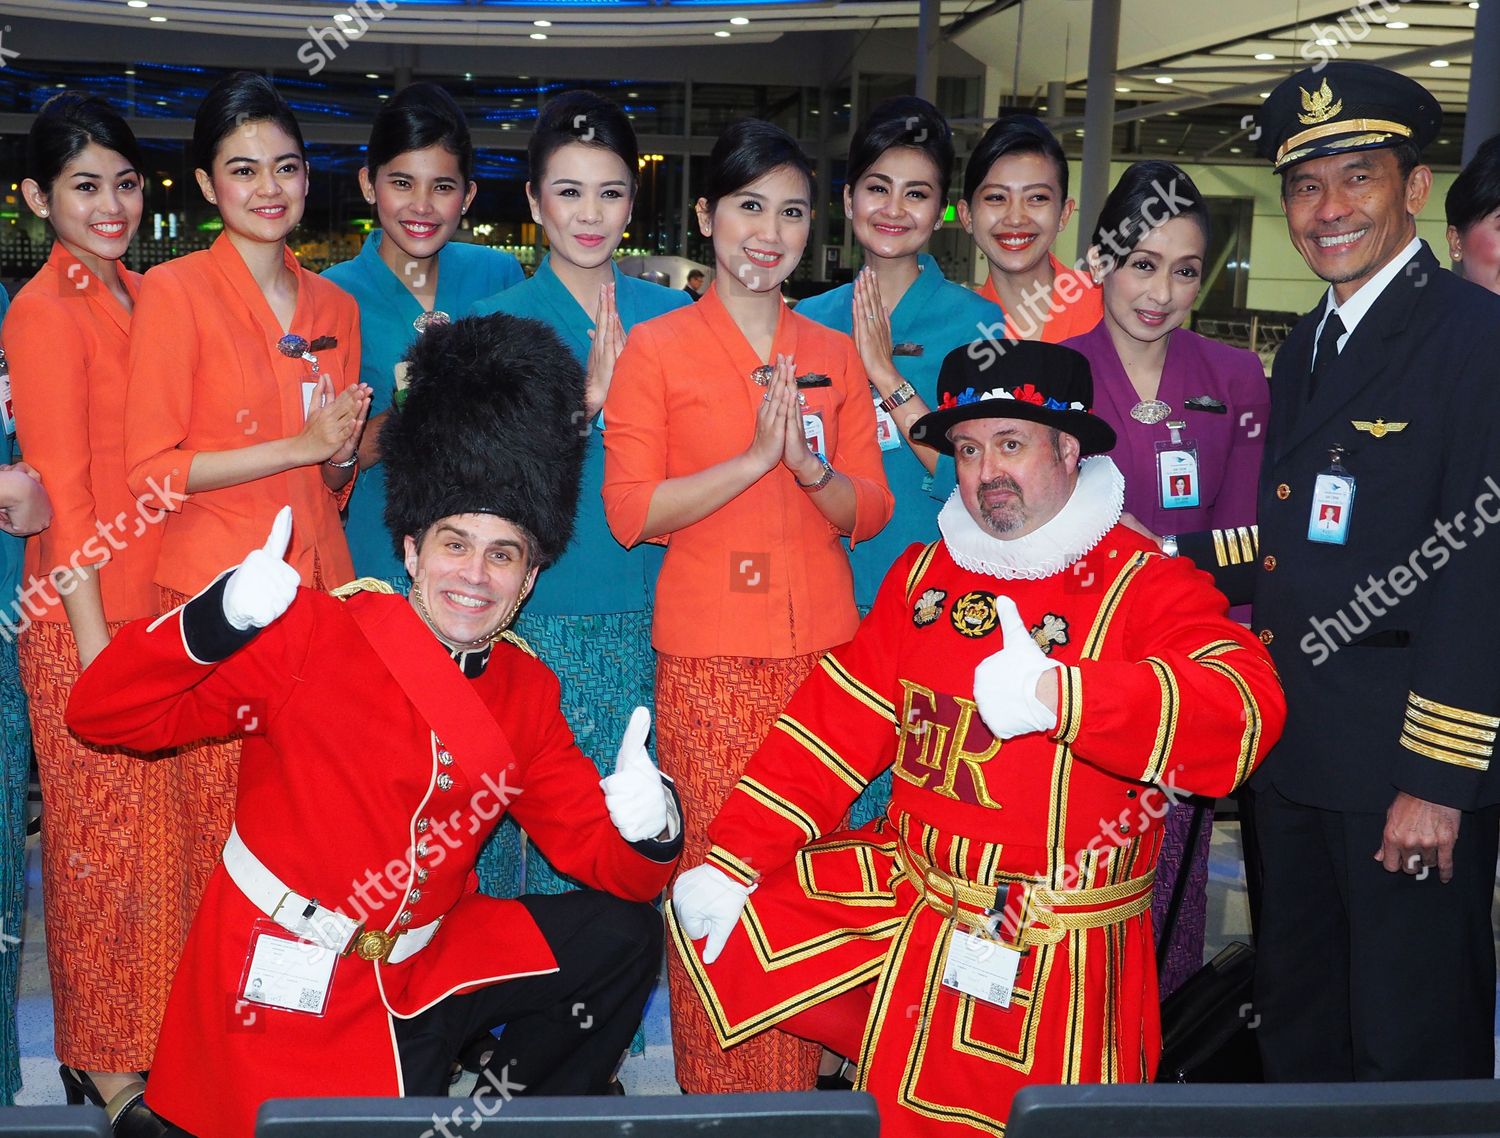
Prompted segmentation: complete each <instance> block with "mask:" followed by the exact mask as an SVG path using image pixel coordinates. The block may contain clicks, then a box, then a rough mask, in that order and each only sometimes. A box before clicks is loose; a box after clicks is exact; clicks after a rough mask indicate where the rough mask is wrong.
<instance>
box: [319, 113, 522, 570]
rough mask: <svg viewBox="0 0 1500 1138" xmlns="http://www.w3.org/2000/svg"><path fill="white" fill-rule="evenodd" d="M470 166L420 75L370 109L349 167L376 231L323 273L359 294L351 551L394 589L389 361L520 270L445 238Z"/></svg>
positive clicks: (456, 119) (471, 187)
mask: <svg viewBox="0 0 1500 1138" xmlns="http://www.w3.org/2000/svg"><path fill="white" fill-rule="evenodd" d="M473 165H474V147H473V144H472V143H471V142H470V141H469V127H468V124H467V123H466V122H465V121H464V116H463V112H462V111H461V110H459V108H458V104H456V103H455V102H454V101H453V99H452V98H451V97H450V96H449V95H448V93H447V92H446V91H444V90H443V89H442V88H441V87H436V86H433V85H432V84H430V83H417V84H413V85H412V86H410V87H407V88H406V89H405V90H403V91H402V92H401V93H400V94H399V95H397V96H396V97H395V98H394V99H392V100H391V101H390V102H389V103H387V104H386V105H385V106H384V107H382V108H381V109H380V113H379V114H377V115H376V116H375V122H374V125H373V126H372V127H371V129H370V144H369V146H368V148H367V149H366V152H365V166H364V168H363V169H361V170H360V172H359V186H360V189H361V190H362V191H363V192H364V196H365V200H366V201H367V202H369V203H370V205H372V206H373V207H374V208H375V214H376V217H377V218H378V220H379V222H380V228H379V229H378V230H376V231H375V232H374V233H371V234H370V236H369V238H367V239H366V241H365V244H364V248H362V249H361V250H360V251H359V256H357V257H355V258H354V259H353V260H350V261H345V262H343V263H342V264H339V265H334V266H332V267H331V268H329V269H328V271H327V272H325V273H324V274H323V275H324V276H325V277H326V278H327V279H328V280H331V281H333V282H334V283H335V284H337V285H338V286H339V287H340V288H342V289H343V290H344V291H345V292H348V293H349V294H351V295H352V296H353V297H354V299H355V300H356V301H358V302H359V331H360V336H361V339H362V340H363V354H362V356H361V362H360V373H359V378H360V380H361V382H364V383H367V384H369V385H370V387H371V389H372V390H373V391H374V395H373V396H372V397H371V399H370V421H369V423H368V424H367V425H366V428H365V433H364V437H363V439H362V440H361V442H360V446H359V469H360V474H359V480H358V482H357V483H356V485H355V487H354V494H353V497H352V498H350V500H349V516H348V522H347V526H346V530H345V533H346V536H347V537H348V539H349V552H350V554H351V555H352V556H353V558H354V569H355V572H356V573H357V574H358V575H359V576H361V577H379V578H380V579H382V580H384V581H387V582H389V583H390V584H392V585H394V586H396V587H397V588H398V589H399V590H400V591H401V592H403V593H404V592H405V591H406V589H407V587H408V582H407V578H406V568H405V566H403V565H402V563H401V559H400V558H399V557H398V556H397V554H396V550H395V547H394V546H393V545H392V543H391V535H390V531H389V530H387V529H386V527H385V520H384V514H385V471H384V469H383V468H382V467H381V465H380V450H379V439H380V426H381V423H382V422H383V421H384V420H383V418H382V416H383V414H384V412H385V411H386V410H388V409H389V408H390V405H391V398H392V396H393V395H394V393H395V391H396V388H397V385H398V377H397V374H396V369H397V365H398V364H399V363H400V361H401V357H402V356H403V355H405V353H406V349H407V348H408V347H409V346H410V345H411V342H412V340H413V339H415V338H416V336H417V334H418V333H419V332H420V331H421V330H422V329H423V328H425V327H427V326H428V324H429V323H432V322H438V323H442V322H445V321H447V320H450V319H457V318H458V317H460V316H463V315H465V314H466V313H467V312H468V311H469V307H470V306H471V305H472V304H473V303H474V302H475V301H476V300H479V299H480V298H481V297H485V296H489V295H491V294H492V293H495V292H498V291H500V290H501V289H504V288H509V287H510V286H511V285H513V284H516V283H518V282H519V281H521V280H522V279H524V277H525V273H523V272H522V270H521V266H520V264H519V263H517V261H516V259H515V258H514V257H512V256H511V255H510V254H509V253H504V252H501V251H500V250H498V249H490V248H487V247H485V246H482V245H466V244H461V243H458V242H454V241H453V235H454V234H455V233H456V232H458V226H459V222H460V220H461V219H462V217H463V215H464V213H465V212H466V211H467V210H468V208H469V203H470V202H471V201H473V200H474V193H475V191H476V190H477V189H478V187H477V186H476V185H475V184H474V181H473V178H472V177H471V172H472V170H473ZM330 583H331V584H340V583H342V582H330Z"/></svg>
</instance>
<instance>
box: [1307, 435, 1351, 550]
mask: <svg viewBox="0 0 1500 1138" xmlns="http://www.w3.org/2000/svg"><path fill="white" fill-rule="evenodd" d="M1343 453H1344V451H1343V448H1342V447H1334V448H1333V449H1332V450H1331V451H1329V457H1330V458H1331V459H1332V460H1333V464H1332V465H1331V466H1329V468H1328V469H1327V470H1325V471H1324V472H1323V473H1322V474H1320V475H1318V477H1317V479H1316V480H1315V481H1314V482H1313V494H1312V510H1311V512H1310V513H1309V515H1308V519H1307V540H1308V541H1316V542H1321V543H1323V544H1324V545H1346V544H1348V541H1349V523H1350V521H1352V520H1353V517H1354V476H1353V475H1352V474H1350V473H1349V472H1348V471H1347V470H1345V469H1344V468H1343V466H1341V465H1340V464H1339V460H1340V459H1341V458H1342V457H1343Z"/></svg>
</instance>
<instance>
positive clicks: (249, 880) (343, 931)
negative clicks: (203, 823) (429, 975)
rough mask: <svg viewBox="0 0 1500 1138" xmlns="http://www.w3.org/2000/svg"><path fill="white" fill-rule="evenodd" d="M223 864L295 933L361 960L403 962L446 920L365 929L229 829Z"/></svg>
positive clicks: (252, 898) (267, 911)
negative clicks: (292, 883) (285, 877)
mask: <svg viewBox="0 0 1500 1138" xmlns="http://www.w3.org/2000/svg"><path fill="white" fill-rule="evenodd" d="M224 868H225V870H227V871H228V873H229V879H230V880H231V881H233V882H234V883H235V885H236V886H237V887H238V888H239V891H240V892H241V893H243V894H244V895H245V897H246V899H248V900H249V902H250V903H251V904H252V905H254V906H255V907H256V908H257V909H259V910H260V911H261V912H262V913H264V914H265V915H266V916H268V917H270V918H271V920H273V921H275V922H276V923H277V924H278V925H280V926H281V927H282V928H284V929H286V931H287V932H289V933H291V934H292V935H293V936H298V937H301V938H302V939H303V940H310V941H312V942H313V943H315V944H320V945H322V946H323V947H324V948H326V949H329V950H330V951H332V952H337V953H338V954H339V955H341V956H343V955H347V954H348V953H350V952H352V953H354V955H356V956H358V957H359V958H360V959H361V960H382V961H385V962H386V963H388V964H400V963H401V962H402V961H403V960H406V959H408V958H410V957H413V956H415V955H416V954H417V953H419V952H421V951H422V949H424V948H426V947H427V945H428V943H429V942H430V941H431V940H432V938H433V935H434V934H435V933H436V932H437V931H438V926H439V925H441V924H442V923H443V918H442V917H439V918H438V919H437V920H435V921H430V922H429V923H427V924H425V925H419V926H418V927H417V928H414V929H400V930H398V931H397V932H394V933H388V932H383V931H381V930H380V929H367V928H365V927H364V925H362V924H360V923H359V922H357V921H355V920H354V918H353V917H346V916H344V914H342V913H340V912H338V911H336V910H334V909H330V908H328V907H327V906H325V905H321V904H319V903H318V901H317V899H316V898H310V897H304V896H302V894H300V893H297V892H294V891H293V890H291V889H288V888H287V886H286V884H285V883H284V882H283V881H282V880H281V878H279V877H277V876H276V875H275V874H274V873H272V872H271V871H270V870H269V869H267V868H266V865H265V863H264V862H263V861H261V860H260V858H258V857H256V856H255V854H253V853H251V852H250V847H249V846H247V845H246V844H245V840H244V839H243V838H241V837H240V832H239V830H238V829H236V828H234V827H231V828H230V830H229V840H228V841H227V842H225V843H224Z"/></svg>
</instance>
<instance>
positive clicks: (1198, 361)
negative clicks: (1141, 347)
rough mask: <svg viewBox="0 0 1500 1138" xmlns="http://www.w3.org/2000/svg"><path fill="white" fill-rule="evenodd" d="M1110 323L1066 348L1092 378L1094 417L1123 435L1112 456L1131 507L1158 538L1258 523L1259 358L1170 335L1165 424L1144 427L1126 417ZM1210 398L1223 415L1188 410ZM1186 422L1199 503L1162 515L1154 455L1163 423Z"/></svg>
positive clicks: (1262, 384) (1126, 395) (1163, 437)
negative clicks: (1193, 446)
mask: <svg viewBox="0 0 1500 1138" xmlns="http://www.w3.org/2000/svg"><path fill="white" fill-rule="evenodd" d="M1107 324H1108V321H1107V320H1101V321H1100V322H1099V323H1098V324H1097V325H1096V326H1095V327H1094V329H1093V330H1092V331H1090V332H1085V333H1084V334H1083V335H1081V336H1074V337H1073V338H1072V339H1070V340H1067V341H1064V346H1066V347H1069V348H1073V349H1075V350H1077V351H1080V352H1082V353H1083V354H1084V355H1085V356H1087V357H1088V360H1089V364H1090V366H1091V367H1092V368H1093V372H1094V411H1095V412H1096V413H1097V414H1098V415H1099V416H1100V418H1102V419H1106V420H1108V422H1109V424H1110V426H1112V427H1114V429H1115V433H1116V434H1117V435H1118V436H1119V440H1120V441H1119V442H1118V443H1117V444H1116V445H1115V449H1114V450H1113V451H1111V452H1110V457H1111V458H1113V459H1114V461H1115V465H1116V466H1118V467H1119V468H1120V473H1121V474H1123V475H1124V476H1125V508H1126V509H1127V510H1129V511H1130V512H1131V513H1132V514H1134V515H1135V516H1136V517H1137V518H1139V519H1140V520H1141V522H1142V523H1144V524H1145V525H1146V526H1147V527H1148V528H1149V529H1150V530H1151V532H1153V533H1157V534H1169V533H1171V534H1176V533H1193V532H1196V531H1198V530H1206V529H1217V528H1221V527H1226V526H1245V525H1252V524H1254V522H1255V496H1256V483H1257V481H1258V479H1259V478H1260V459H1261V452H1262V451H1263V450H1264V449H1265V442H1266V413H1267V410H1268V409H1269V406H1270V385H1269V383H1268V382H1267V381H1266V373H1265V369H1264V367H1262V365H1261V362H1260V357H1258V356H1257V355H1256V354H1255V353H1254V352H1251V351H1248V350H1246V349H1244V348H1231V347H1230V346H1229V345H1227V344H1221V343H1219V342H1218V341H1217V340H1210V339H1208V338H1207V337H1205V336H1200V335H1198V334H1197V333H1196V332H1189V331H1188V330H1187V329H1186V328H1178V329H1177V330H1176V331H1174V332H1172V333H1170V339H1169V340H1168V342H1167V361H1166V364H1165V366H1164V367H1163V368H1162V376H1161V390H1160V391H1159V392H1158V394H1157V398H1158V399H1161V400H1163V401H1165V402H1166V403H1168V404H1170V405H1171V408H1172V412H1171V414H1170V415H1168V416H1167V419H1166V420H1164V421H1162V422H1160V423H1156V424H1153V425H1151V426H1147V425H1145V424H1143V423H1138V422H1136V421H1135V420H1134V419H1132V418H1131V417H1130V409H1131V408H1132V407H1134V406H1135V404H1136V401H1137V397H1136V394H1135V389H1134V388H1133V387H1131V386H1130V379H1129V377H1128V376H1127V375H1126V374H1125V367H1124V365H1123V364H1121V363H1120V357H1119V355H1118V354H1117V353H1116V352H1115V346H1114V343H1113V342H1112V341H1111V340H1110V338H1109V328H1108V327H1107ZM1199 396H1207V397H1208V398H1209V399H1210V400H1213V401H1215V402H1217V403H1219V404H1222V405H1223V410H1222V411H1211V410H1198V409H1195V408H1194V407H1192V406H1191V405H1190V404H1189V400H1196V399H1197V397H1199ZM1179 420H1183V421H1186V423H1187V427H1186V428H1185V429H1184V430H1183V431H1182V438H1183V441H1184V442H1187V441H1192V442H1196V443H1197V444H1198V474H1199V483H1200V484H1199V487H1198V501H1199V505H1197V506H1195V507H1188V508H1184V509H1175V510H1164V509H1162V508H1161V505H1160V498H1159V497H1158V495H1157V476H1156V447H1155V444H1156V443H1158V442H1167V441H1168V440H1170V439H1171V437H1172V436H1171V432H1170V431H1168V430H1167V421H1173V422H1176V421H1179Z"/></svg>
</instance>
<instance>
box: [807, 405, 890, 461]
mask: <svg viewBox="0 0 1500 1138" xmlns="http://www.w3.org/2000/svg"><path fill="white" fill-rule="evenodd" d="M875 441H876V442H877V443H879V444H880V449H881V450H900V449H901V428H899V427H898V426H896V420H895V419H894V418H892V417H891V413H890V412H889V411H887V410H886V409H885V408H884V407H882V406H881V405H880V397H879V396H878V395H877V396H876V397H875ZM823 453H825V454H826V453H827V452H826V451H824V452H823Z"/></svg>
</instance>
